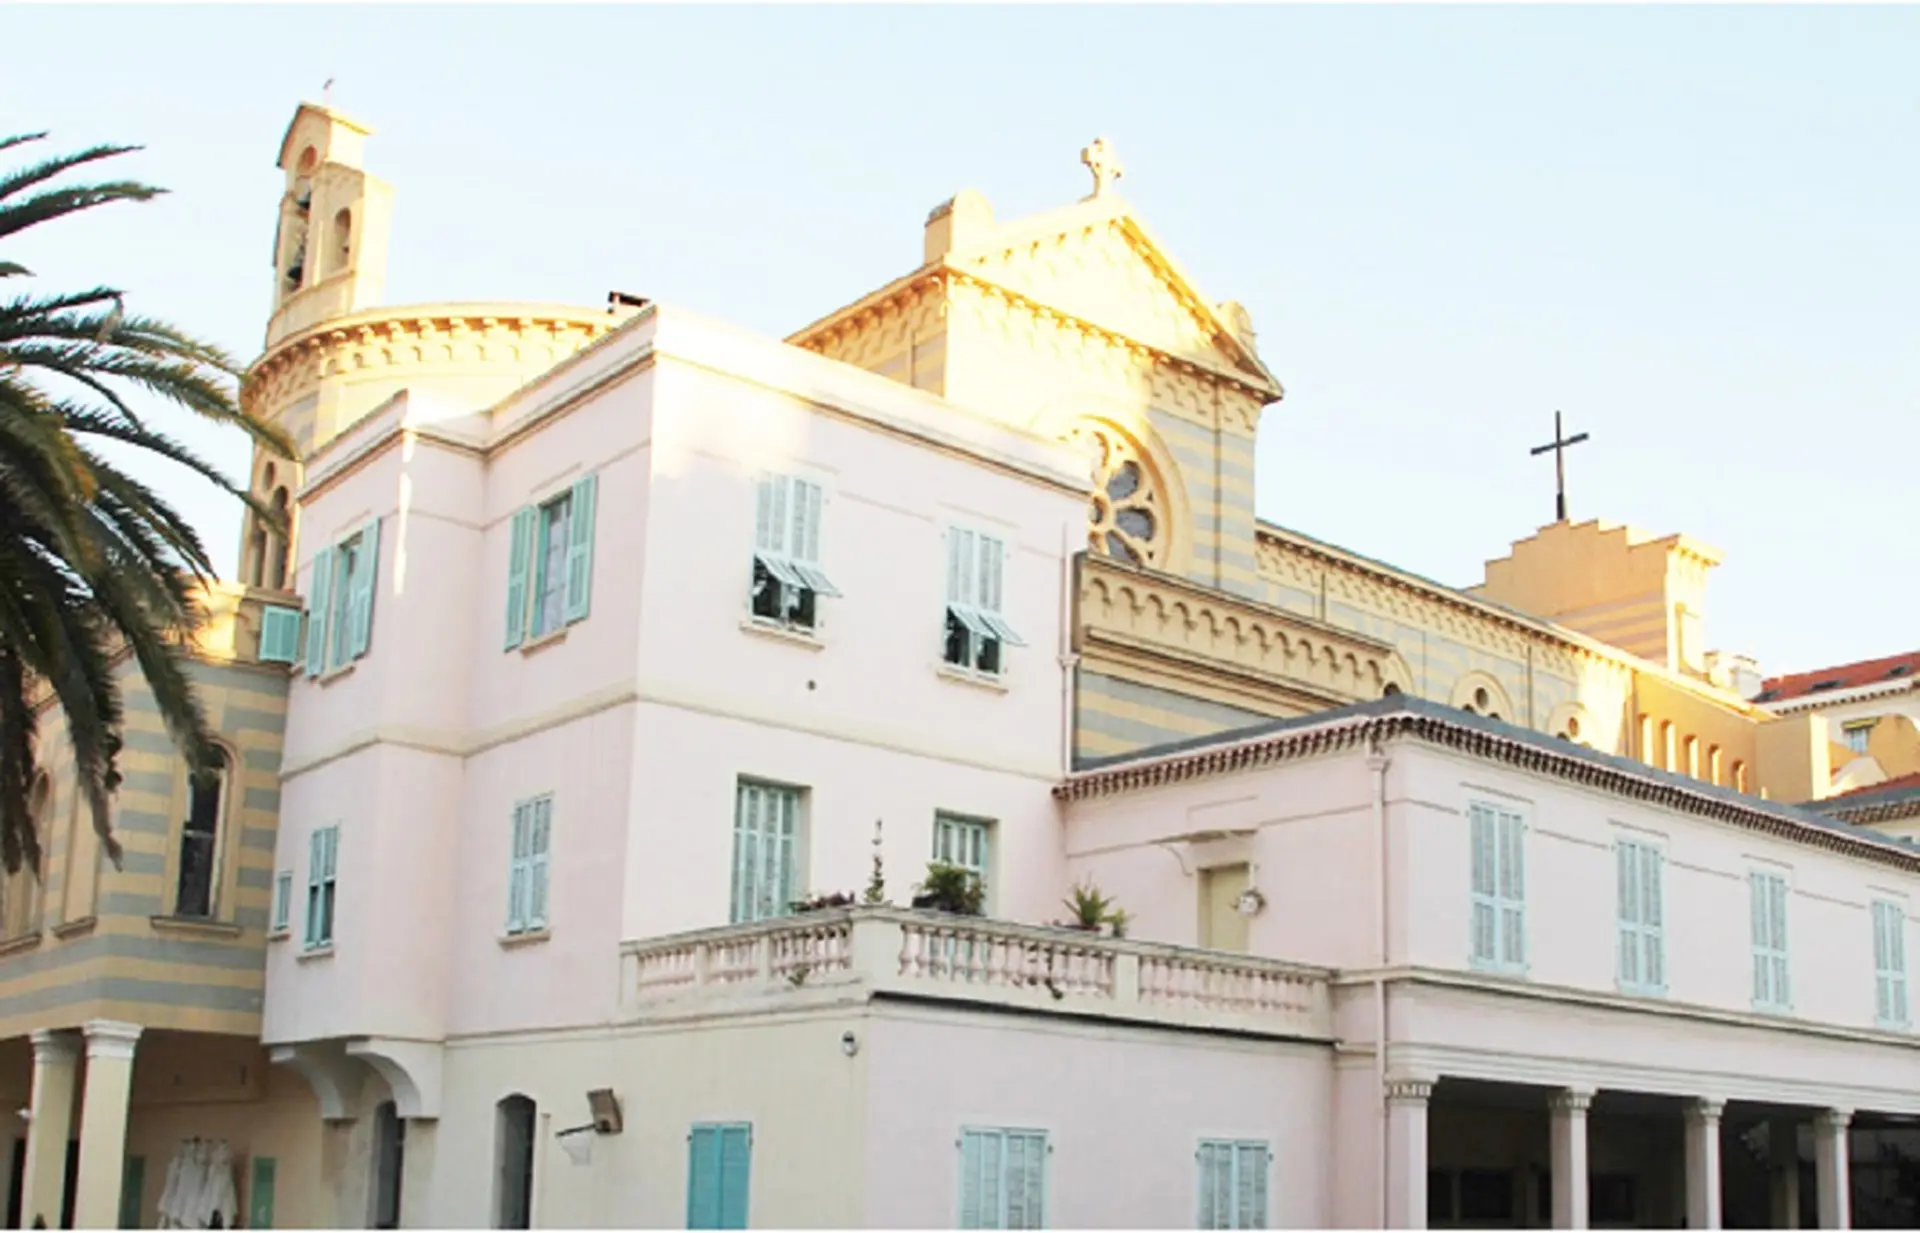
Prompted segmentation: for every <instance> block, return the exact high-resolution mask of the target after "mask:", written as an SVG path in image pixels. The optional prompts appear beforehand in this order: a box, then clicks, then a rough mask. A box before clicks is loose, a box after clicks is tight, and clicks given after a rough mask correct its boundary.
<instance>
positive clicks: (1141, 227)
mask: <svg viewBox="0 0 1920 1233" xmlns="http://www.w3.org/2000/svg"><path fill="white" fill-rule="evenodd" d="M946 260H947V263H948V264H949V265H951V266H954V267H957V268H959V269H961V270H965V271H967V272H969V273H972V274H976V275H978V276H979V277H982V278H985V279H988V280H990V281H992V282H995V283H998V284H999V285H1001V286H1003V287H1006V288H1007V289H1008V290H1011V291H1015V292H1018V293H1019V294H1021V295H1022V296H1025V297H1026V298H1027V299H1029V300H1032V301H1034V302H1036V303H1039V304H1043V305H1045V306H1047V307H1048V308H1051V309H1054V310H1055V311H1057V312H1059V313H1061V314H1063V315H1065V316H1069V317H1075V318H1078V319H1080V320H1082V321H1087V322H1090V323H1091V324H1094V325H1097V326H1100V327H1103V328H1105V329H1108V330H1111V331H1113V332H1114V333H1117V334H1121V335H1124V336H1125V337H1127V338H1130V339H1132V340H1133V341H1135V342H1138V343H1141V344H1143V345H1145V346H1148V347H1151V348H1153V349H1154V350H1157V351H1162V352H1165V353H1167V354H1169V355H1174V356H1179V357H1181V358H1183V359H1188V360H1193V361H1196V362H1198V363H1201V364H1203V365H1205V366H1207V367H1209V368H1215V369H1224V370H1226V371H1229V372H1232V373H1234V374H1235V375H1236V376H1238V377H1240V378H1241V379H1242V380H1244V381H1246V382H1248V383H1249V384H1252V385H1255V386H1261V387H1270V388H1271V390H1272V391H1273V394H1274V396H1275V397H1278V395H1279V392H1280V385H1279V382H1278V381H1276V380H1275V379H1274V377H1273V374H1272V373H1271V372H1269V371H1268V370H1267V368H1266V365H1265V364H1263V363H1261V361H1260V359H1259V357H1258V355H1257V354H1255V352H1254V350H1253V346H1252V339H1251V337H1250V335H1251V331H1250V329H1248V327H1247V326H1246V324H1245V322H1244V321H1238V322H1237V321H1234V320H1232V319H1231V317H1232V314H1233V312H1234V310H1233V309H1232V308H1230V307H1228V306H1221V305H1215V304H1213V303H1211V302H1210V301H1208V300H1207V299H1206V298H1205V297H1204V296H1203V295H1201V294H1200V292H1199V290H1198V288H1196V287H1195V286H1194V284H1193V281H1192V279H1190V278H1189V277H1187V275H1186V273H1185V272H1184V271H1183V270H1181V268H1180V266H1179V264H1178V263H1177V262H1175V261H1174V260H1173V258H1172V256H1171V255H1170V254H1169V253H1168V252H1167V251H1166V249H1164V248H1163V247H1162V246H1161V245H1160V244H1159V243H1158V241H1156V240H1155V239H1154V237H1153V234H1152V233H1151V232H1150V231H1148V229H1147V227H1146V225H1145V224H1144V223H1142V222H1141V221H1140V220H1139V219H1138V218H1137V217H1135V215H1134V214H1133V212H1132V210H1131V208H1130V207H1129V206H1128V205H1127V203H1126V201H1125V199H1124V198H1122V197H1120V195H1119V194H1118V193H1106V194H1102V195H1101V196H1099V197H1095V198H1093V199H1091V200H1088V201H1083V202H1081V203H1079V204H1078V205H1074V206H1069V207H1067V208H1066V209H1062V210H1055V211H1051V212H1049V213H1047V214H1042V215H1039V216H1036V217H1034V218H1030V219H1022V220H1018V221H1015V222H1010V223H1007V224H1004V225H1001V226H997V227H994V228H993V229H992V230H991V231H988V232H986V233H985V234H982V235H978V236H977V237H973V238H972V242H970V243H968V244H966V245H965V246H964V247H961V248H957V249H956V250H955V251H953V252H950V253H948V254H947V257H946Z"/></svg>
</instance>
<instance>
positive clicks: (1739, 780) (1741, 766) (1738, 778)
mask: <svg viewBox="0 0 1920 1233" xmlns="http://www.w3.org/2000/svg"><path fill="white" fill-rule="evenodd" d="M1733 790H1734V791H1735V792H1745V791H1746V790H1747V764H1746V763H1744V762H1735V763H1734V764H1733Z"/></svg>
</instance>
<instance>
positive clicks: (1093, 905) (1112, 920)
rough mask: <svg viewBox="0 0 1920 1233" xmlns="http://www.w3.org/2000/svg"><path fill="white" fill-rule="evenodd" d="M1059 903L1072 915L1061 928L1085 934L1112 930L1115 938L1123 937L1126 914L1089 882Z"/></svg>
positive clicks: (1076, 887) (1077, 887)
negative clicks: (1107, 929)
mask: <svg viewBox="0 0 1920 1233" xmlns="http://www.w3.org/2000/svg"><path fill="white" fill-rule="evenodd" d="M1061 902H1062V903H1063V904H1065V905H1066V909H1067V911H1068V912H1070V913H1072V919H1071V920H1068V921H1067V922H1066V923H1065V924H1064V925H1063V926H1062V927H1063V928H1067V929H1080V930H1083V931H1085V932H1087V933H1099V932H1100V931H1101V930H1102V929H1103V928H1112V929H1113V930H1114V931H1115V933H1114V936H1116V937H1119V936H1123V935H1124V933H1125V931H1126V927H1127V920H1128V917H1127V914H1126V913H1125V912H1123V911H1121V910H1120V907H1119V905H1118V904H1116V903H1115V902H1114V901H1113V900H1112V899H1110V898H1108V897H1107V896H1105V895H1103V894H1101V893H1100V888H1099V887H1097V886H1095V885H1094V884H1093V883H1092V882H1091V881H1087V882H1083V883H1081V884H1079V885H1078V886H1075V887H1074V888H1073V894H1072V896H1071V897H1070V898H1067V899H1063V900H1061Z"/></svg>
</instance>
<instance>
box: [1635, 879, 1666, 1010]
mask: <svg viewBox="0 0 1920 1233" xmlns="http://www.w3.org/2000/svg"><path fill="white" fill-rule="evenodd" d="M1666 862H1667V858H1666V854H1665V853H1663V852H1661V851H1660V849H1658V848H1655V847H1651V846H1642V847H1641V849H1640V945H1641V948H1642V949H1641V962H1640V971H1641V974H1642V977H1643V979H1645V981H1646V984H1647V987H1648V988H1649V989H1665V988H1666V987H1667V925H1666V903H1665V898H1666V878H1665V872H1664V871H1665V868H1666Z"/></svg>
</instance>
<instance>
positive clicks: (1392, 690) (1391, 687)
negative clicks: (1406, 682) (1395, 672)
mask: <svg viewBox="0 0 1920 1233" xmlns="http://www.w3.org/2000/svg"><path fill="white" fill-rule="evenodd" d="M1399 693H1400V687H1399V686H1398V685H1395V684H1394V683H1393V682H1392V681H1388V682H1387V684H1386V688H1384V689H1382V690H1381V691H1380V696H1381V697H1382V698H1392V697H1396V696H1398V695H1399Z"/></svg>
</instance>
